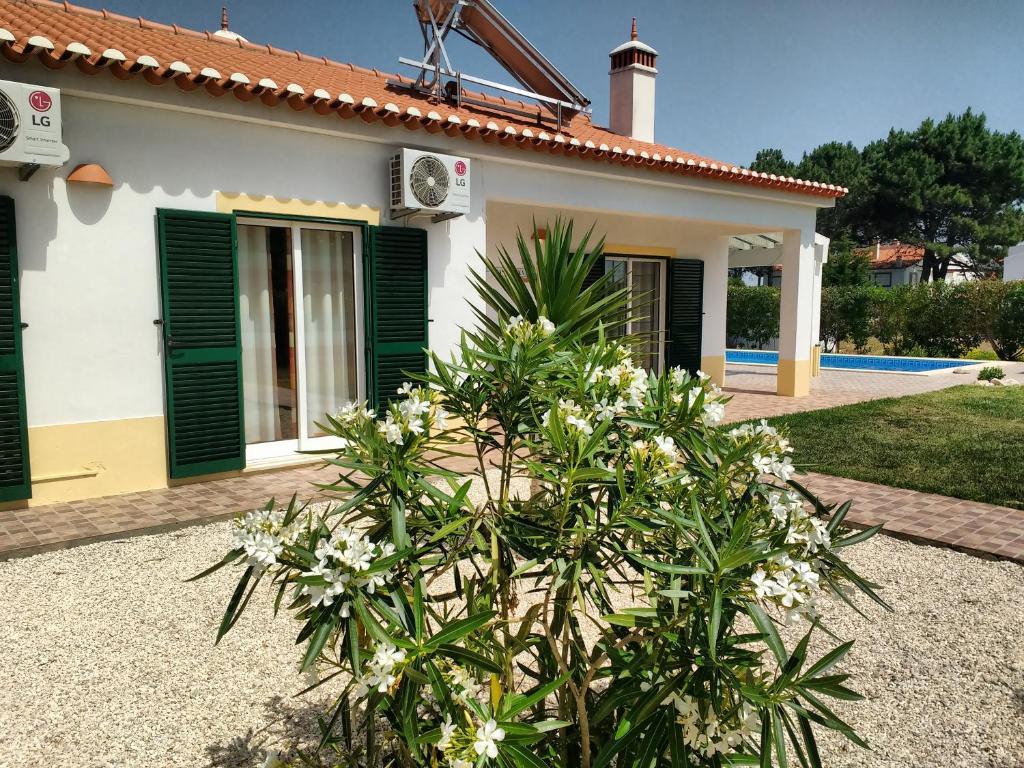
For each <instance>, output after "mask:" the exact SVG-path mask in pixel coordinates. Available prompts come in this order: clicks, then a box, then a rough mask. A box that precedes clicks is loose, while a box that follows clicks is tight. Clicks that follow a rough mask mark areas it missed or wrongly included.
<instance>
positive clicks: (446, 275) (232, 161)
mask: <svg viewBox="0 0 1024 768" xmlns="http://www.w3.org/2000/svg"><path fill="white" fill-rule="evenodd" d="M8 76H9V77H17V78H19V79H22V80H24V81H26V82H33V83H37V84H40V85H51V86H56V87H60V88H61V89H62V102H63V118H64V119H63V122H64V142H65V143H66V144H67V145H68V147H69V148H70V152H71V159H70V162H69V163H68V165H67V166H65V167H64V168H62V169H57V170H47V169H41V170H39V171H38V172H37V173H36V174H35V176H33V177H32V178H31V179H30V180H28V181H26V182H20V181H18V179H17V171H16V169H14V168H0V194H5V195H10V196H11V197H13V198H14V200H15V204H16V210H17V221H18V251H19V262H20V269H21V285H20V290H21V307H22V316H23V319H24V321H25V322H27V323H29V328H28V329H27V330H26V331H25V333H24V337H23V338H24V344H23V349H24V357H25V380H26V390H27V410H28V423H29V427H30V445H31V448H32V453H33V462H34V466H33V476H34V477H35V475H36V473H37V469H38V467H39V466H46V467H48V468H47V469H46V470H45V471H44V474H46V475H47V476H48V480H49V481H53V480H54V479H55V478H56V479H60V478H65V477H67V478H72V477H78V476H79V474H80V471H81V469H82V467H83V466H85V467H86V468H87V469H88V468H89V467H93V466H94V465H95V467H98V468H96V469H95V471H96V472H97V473H100V474H102V473H103V472H108V474H111V475H113V474H116V472H115V471H114V470H113V469H111V468H110V464H111V463H112V460H110V459H109V457H106V456H105V455H104V448H103V446H104V445H105V443H106V442H107V439H100V432H98V431H95V430H93V431H91V432H89V433H88V435H85V433H81V432H74V433H72V432H68V431H64V430H66V427H67V426H68V425H82V426H83V427H84V426H88V425H93V424H95V425H100V424H113V423H119V422H127V421H130V420H150V421H151V422H152V423H151V424H150V425H149V426H147V427H146V429H147V430H148V431H147V432H146V435H147V436H146V437H145V438H144V440H145V441H148V442H147V445H149V450H150V452H151V453H152V451H153V444H154V442H156V443H157V445H162V440H163V438H162V436H161V435H162V421H160V420H161V419H162V417H163V416H164V413H165V409H164V370H163V342H162V334H161V329H160V328H159V327H157V326H155V325H154V324H153V321H154V320H155V319H157V318H160V317H161V315H162V312H161V306H160V281H159V255H158V244H157V239H156V211H157V209H158V208H179V209H185V210H193V211H214V210H217V200H218V193H242V194H245V195H252V196H267V197H270V198H274V199H277V200H282V201H289V200H291V201H322V202H324V203H328V204H342V205H344V206H357V207H359V206H362V207H363V208H362V209H360V211H359V212H358V213H359V214H361V215H363V216H364V217H365V215H366V213H367V210H366V209H367V207H368V208H369V209H377V210H379V211H380V212H381V214H382V223H390V222H387V221H386V214H387V204H388V198H387V195H388V189H389V180H388V176H387V160H388V158H389V157H390V155H391V154H392V153H393V152H394V151H395V150H396V149H397V148H399V147H402V146H410V147H416V148H421V149H433V150H435V151H440V152H446V153H449V154H455V155H463V156H467V157H469V158H471V160H472V163H471V168H472V180H471V181H472V201H473V202H472V210H471V212H470V214H469V215H467V216H464V217H460V218H457V219H454V220H451V221H448V222H443V223H440V224H431V223H429V221H423V220H419V221H412V222H410V224H411V225H412V226H421V227H424V228H426V229H427V231H428V233H429V234H428V247H429V262H428V286H429V302H430V304H429V317H430V319H431V321H432V322H431V323H430V326H429V334H430V343H431V348H432V349H433V350H434V351H435V352H437V353H439V354H441V355H447V353H448V352H449V350H450V349H451V347H452V346H453V345H454V344H455V343H457V342H458V339H459V328H460V327H464V326H470V325H472V323H473V316H472V312H471V309H470V306H469V304H468V303H467V299H468V298H469V297H470V296H471V294H472V291H471V289H470V287H469V283H468V277H469V268H470V266H471V265H473V264H475V263H476V262H477V256H476V253H477V251H480V252H486V253H488V254H492V253H493V251H494V248H495V246H496V245H497V243H504V244H508V245H509V246H512V245H513V242H514V241H513V237H514V232H515V228H516V226H517V225H518V226H522V227H523V228H524V229H525V228H528V227H529V226H530V217H531V216H532V215H537V217H538V219H541V218H544V217H546V216H551V217H553V216H554V215H556V214H563V215H566V216H572V217H573V218H575V219H576V221H577V226H579V227H582V228H585V227H586V226H588V225H589V224H590V223H592V222H597V224H598V226H597V227H596V231H597V232H598V233H599V234H604V235H606V237H607V239H608V241H609V242H610V243H617V244H625V245H629V246H633V247H645V246H648V247H651V248H656V249H662V250H665V249H671V250H672V252H673V254H674V255H677V256H683V257H692V258H701V259H703V260H704V261H705V264H706V268H705V297H704V305H705V317H704V343H703V347H704V348H703V354H704V355H705V356H708V355H718V354H722V352H723V351H724V337H725V286H726V277H725V276H726V269H727V265H728V250H727V242H726V238H727V237H728V236H729V235H733V234H749V233H757V232H765V231H780V230H784V229H809V228H813V222H814V216H815V212H816V210H817V208H818V207H820V206H821V205H827V204H829V202H828V201H826V200H819V199H814V198H809V197H806V196H799V195H793V194H787V193H782V192H777V191H772V190H760V189H756V188H752V187H746V186H741V185H734V184H727V183H722V182H716V181H708V180H703V179H693V178H686V177H681V176H675V175H671V174H658V173H653V172H651V171H650V170H641V169H635V168H627V167H621V166H617V165H611V164H607V163H587V162H583V161H581V160H579V159H575V158H564V157H559V156H557V155H552V154H548V153H546V152H545V153H538V152H533V151H521V152H517V151H515V150H514V149H511V148H507V147H502V146H496V145H493V144H487V143H485V142H469V141H465V140H461V139H451V138H448V137H446V136H445V135H444V134H428V133H426V132H425V131H422V130H419V131H409V130H406V129H404V128H401V127H396V128H387V127H385V126H383V125H381V124H375V125H367V124H365V123H363V121H361V120H339V119H338V118H337V117H335V116H319V115H316V114H315V113H313V111H312V110H307V111H305V112H301V113H298V112H295V111H293V110H291V109H290V108H288V107H286V106H283V105H282V106H279V107H277V108H276V109H270V108H267V107H265V106H263V105H261V104H259V103H258V102H252V103H242V102H239V101H237V100H235V99H233V98H232V97H230V96H224V97H222V98H214V97H211V96H209V95H208V94H206V93H202V92H197V93H182V92H181V91H179V90H177V89H174V88H171V87H169V86H167V87H163V88H159V89H158V88H154V87H153V86H150V85H147V84H145V83H144V82H142V81H141V80H135V81H131V82H127V83H125V82H120V81H115V80H113V79H112V78H106V77H102V76H101V77H96V78H87V77H83V76H81V75H79V74H78V73H76V72H74V71H73V70H67V71H65V72H63V73H62V72H54V71H51V70H48V69H45V68H44V67H42V66H41V65H36V64H25V65H20V66H18V67H12V68H11V71H10V73H9V75H8ZM88 162H96V163H100V164H102V165H103V166H104V168H106V170H107V171H108V172H109V173H110V175H111V177H112V178H113V180H114V187H113V188H112V189H111V188H106V187H96V186H91V185H82V184H71V185H69V184H67V183H66V182H65V177H66V176H67V174H68V173H69V172H70V171H71V169H72V168H74V167H75V166H76V165H78V164H80V163H88ZM338 215H339V216H340V217H345V218H349V217H354V216H349V215H348V214H346V212H345V211H344V210H342V211H341V212H339V214H338ZM31 429H36V430H37V432H36V433H31ZM90 429H92V427H90ZM97 429H98V427H97ZM104 429H106V427H104ZM133 429H134V428H133ZM140 429H141V427H140ZM44 433H45V434H44ZM133 434H135V433H134V432H133ZM110 439H119V438H110ZM139 439H140V440H142V439H143V438H139ZM89 440H92V441H93V442H91V443H89V445H90V446H91V447H90V448H89V449H88V451H86V450H85V449H83V450H82V452H81V453H80V454H75V456H74V458H68V455H67V453H66V446H67V445H69V444H70V443H72V442H76V441H77V442H78V443H81V444H83V445H84V444H85V443H86V442H88V441H89ZM44 443H45V451H43V449H42V447H41V446H43V445H44ZM40 451H43V453H45V456H42V454H40V455H41V456H42V458H43V459H45V461H43V462H37V461H36V458H37V453H38V452H40ZM137 453H138V451H137V450H136V446H134V445H132V444H127V443H126V444H125V445H124V446H123V454H124V455H123V456H122V457H121V459H119V460H120V461H122V462H123V463H124V464H125V465H128V464H130V463H131V462H132V458H133V456H134V455H136V454H137ZM147 461H151V460H150V459H147ZM152 461H155V463H156V465H157V468H156V471H154V472H151V473H150V475H149V476H148V479H146V480H145V483H144V484H136V485H135V486H134V487H140V488H141V487H154V486H155V484H159V483H166V475H165V474H164V473H165V467H164V466H163V465H162V462H161V460H160V459H159V458H156V459H152ZM114 463H116V462H114ZM90 471H91V470H90ZM118 471H120V470H118ZM126 471H127V470H126ZM61 482H63V480H61ZM140 482H141V481H140ZM50 487H55V486H50ZM80 488H81V490H74V491H68V492H67V493H66V494H65V495H64V496H63V497H62V498H71V497H74V498H83V497H86V496H89V495H98V493H101V492H102V493H107V492H119V490H131V489H133V488H132V487H127V486H125V485H124V484H122V485H120V486H118V485H116V484H111V485H108V486H98V485H93V486H85V485H82V486H80ZM89 488H92V489H93V490H91V491H90V490H89ZM51 498H56V496H51Z"/></svg>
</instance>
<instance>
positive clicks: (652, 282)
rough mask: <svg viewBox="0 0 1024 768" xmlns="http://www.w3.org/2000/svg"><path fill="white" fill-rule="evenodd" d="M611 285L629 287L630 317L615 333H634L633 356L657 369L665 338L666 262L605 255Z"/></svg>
mask: <svg viewBox="0 0 1024 768" xmlns="http://www.w3.org/2000/svg"><path fill="white" fill-rule="evenodd" d="M605 272H608V273H611V275H612V277H611V285H610V287H611V289H612V290H618V289H622V288H626V289H627V290H628V291H629V298H630V303H629V314H630V320H629V322H627V323H626V324H625V326H624V327H623V328H621V329H619V331H618V333H619V334H620V335H622V334H629V335H632V336H636V337H637V347H636V349H635V352H634V355H633V357H634V359H635V360H636V362H637V363H638V364H640V365H642V366H643V367H644V368H646V369H647V370H652V371H656V372H660V371H661V369H662V358H663V354H664V347H665V340H664V335H665V332H664V329H665V262H664V261H663V260H662V259H653V258H650V259H646V258H641V257H635V256H629V257H627V256H616V255H614V254H607V255H606V256H605Z"/></svg>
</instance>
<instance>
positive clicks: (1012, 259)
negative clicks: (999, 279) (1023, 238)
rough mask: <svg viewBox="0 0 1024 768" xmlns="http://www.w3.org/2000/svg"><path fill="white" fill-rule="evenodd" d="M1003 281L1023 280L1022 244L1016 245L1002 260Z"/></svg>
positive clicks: (1023, 245) (1023, 251)
mask: <svg viewBox="0 0 1024 768" xmlns="http://www.w3.org/2000/svg"><path fill="white" fill-rule="evenodd" d="M1003 280H1005V281H1007V282H1009V281H1010V280H1024V243H1017V244H1016V245H1014V246H1012V247H1011V248H1010V249H1009V250H1008V251H1007V253H1006V259H1004V260H1003Z"/></svg>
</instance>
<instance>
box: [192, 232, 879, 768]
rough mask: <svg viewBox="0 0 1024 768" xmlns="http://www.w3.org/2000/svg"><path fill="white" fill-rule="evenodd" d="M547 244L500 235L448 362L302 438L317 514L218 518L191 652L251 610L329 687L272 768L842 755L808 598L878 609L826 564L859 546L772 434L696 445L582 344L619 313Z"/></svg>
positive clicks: (642, 377)
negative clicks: (380, 402) (783, 628)
mask: <svg viewBox="0 0 1024 768" xmlns="http://www.w3.org/2000/svg"><path fill="white" fill-rule="evenodd" d="M547 233H548V234H547V238H546V239H545V240H544V241H541V240H539V239H535V240H534V243H533V245H532V246H531V245H528V244H527V241H526V239H525V238H523V237H522V236H520V237H519V239H518V250H519V257H520V259H521V262H522V265H523V268H524V272H525V277H520V275H519V272H518V270H517V264H516V263H515V260H514V259H513V258H511V256H510V255H509V254H507V253H504V252H502V253H501V254H500V256H499V258H498V259H497V260H496V261H494V262H492V263H489V264H488V265H487V275H488V277H487V278H485V277H484V276H483V275H482V274H479V275H476V276H475V284H476V288H477V292H478V316H479V326H478V327H477V328H476V329H475V330H467V331H466V332H465V333H464V336H463V340H462V343H461V345H460V346H459V348H458V350H457V351H456V353H455V354H454V356H453V358H452V359H450V360H443V359H441V358H439V357H438V356H436V355H435V356H433V360H432V367H433V372H432V373H430V374H429V375H426V376H424V377H422V380H421V381H418V382H416V383H410V384H408V385H406V386H404V387H403V388H402V389H401V390H400V391H399V392H398V393H397V395H398V396H397V398H396V399H395V400H394V401H392V402H391V403H389V404H387V405H386V406H384V407H382V408H381V409H380V413H376V412H374V411H373V410H370V409H368V408H367V406H366V404H365V403H359V404H355V403H354V404H350V405H347V406H345V407H344V408H342V409H341V410H340V411H339V412H338V413H336V414H332V415H330V416H327V417H326V419H325V423H324V425H323V426H324V428H325V429H326V430H327V431H328V432H329V433H330V434H332V435H335V436H336V437H337V438H338V441H339V445H340V446H341V447H340V448H339V449H338V450H337V452H336V453H334V454H332V455H330V456H328V457H327V459H326V469H325V471H324V474H325V482H326V483H327V488H328V490H329V491H330V492H331V493H332V495H333V496H334V498H335V499H336V500H335V501H333V502H331V503H330V504H329V505H327V506H323V505H320V506H303V505H299V504H298V503H297V502H296V501H295V499H293V500H292V501H291V503H290V504H288V505H287V506H285V507H284V508H278V506H277V505H275V503H274V502H273V501H271V502H269V503H268V504H267V506H266V507H265V508H264V509H262V510H260V511H256V512H250V513H248V514H246V515H244V516H242V517H240V518H238V519H237V520H236V521H235V523H234V529H233V530H234V541H233V544H232V548H231V550H230V552H228V553H227V555H226V556H225V558H224V559H223V560H222V561H221V562H220V563H218V564H216V565H214V566H213V567H212V568H210V569H209V570H208V571H206V572H204V574H200V576H202V575H205V574H206V573H210V572H212V571H214V570H216V569H218V568H222V567H231V568H232V569H234V570H236V571H237V573H238V575H239V580H238V584H237V587H236V589H235V590H234V593H233V595H232V596H231V598H230V600H229V602H228V605H227V609H226V611H225V614H224V619H223V622H222V624H221V626H220V629H219V631H218V633H217V638H218V640H219V639H220V638H222V637H223V636H224V635H225V633H227V632H228V631H229V630H231V628H232V627H233V626H235V625H236V623H237V622H238V620H239V617H240V616H241V615H242V614H243V612H244V611H245V609H246V607H247V606H248V605H249V604H250V602H251V600H252V598H253V597H254V596H255V595H257V593H259V595H261V596H263V597H265V598H266V599H268V600H269V601H270V602H271V603H272V604H273V607H274V611H275V612H282V613H286V614H288V615H289V617H290V618H291V619H292V620H293V621H295V622H296V623H297V626H298V631H297V643H298V646H299V647H298V650H297V656H299V657H301V662H300V668H301V671H302V672H303V673H305V674H313V675H315V677H316V679H317V682H315V683H313V684H312V686H311V688H318V687H320V686H325V687H327V690H329V691H330V692H331V695H332V697H333V704H332V706H331V707H330V709H329V710H328V711H326V712H325V713H324V716H323V718H322V721H321V727H322V743H321V748H322V751H321V753H320V755H319V756H317V755H310V754H306V755H303V756H300V757H298V758H295V760H296V761H298V762H293V763H288V764H296V765H297V764H300V763H301V764H309V765H313V764H316V765H319V764H321V761H325V762H327V763H329V764H330V765H338V766H341V765H346V766H347V765H366V766H377V765H387V766H423V767H425V766H431V767H433V766H448V767H450V768H471V767H475V768H481V767H482V766H503V767H511V766H516V767H517V768H538V767H540V766H564V767H566V768H568V767H572V768H578V767H580V766H582V767H583V768H602V767H603V766H617V767H618V768H641V766H642V767H643V768H650V767H651V766H665V767H668V766H673V767H674V766H694V767H697V766H726V765H762V766H764V765H771V764H772V761H773V760H775V761H777V764H779V765H786V764H788V763H787V757H788V759H789V760H791V761H794V762H796V761H798V762H799V763H800V764H801V765H804V766H818V765H820V760H819V757H818V750H817V746H816V739H817V738H818V736H817V734H819V733H820V731H821V729H831V730H833V731H837V732H839V733H840V734H842V735H844V736H845V737H847V738H848V739H850V740H851V741H853V742H854V743H856V744H860V745H862V746H863V745H864V742H863V741H862V740H861V739H860V738H859V737H858V736H857V735H856V733H855V732H854V730H853V729H852V727H851V726H850V725H848V724H847V723H846V722H844V721H843V720H842V719H840V717H839V716H838V715H837V714H836V713H835V712H834V710H833V709H832V706H831V704H830V703H829V701H830V699H839V700H853V699H857V698H859V696H858V695H857V694H856V693H855V692H854V691H853V690H851V689H850V688H849V687H848V686H847V681H848V677H849V675H848V674H847V673H846V672H841V671H839V665H840V664H841V663H843V662H844V658H845V657H846V654H847V652H848V651H849V649H850V647H851V645H852V643H851V642H840V641H839V640H836V641H835V644H834V647H833V648H832V649H831V650H829V651H828V652H826V653H825V654H824V655H821V656H818V657H814V658H812V656H811V654H810V653H809V650H808V649H809V645H808V644H809V641H810V638H811V636H812V634H814V633H817V632H822V633H824V632H825V631H826V628H827V624H828V617H827V616H821V615H819V613H818V604H819V597H820V596H821V595H823V594H831V595H835V596H836V597H838V598H839V599H840V600H841V601H845V602H847V603H850V605H851V606H852V602H851V600H852V599H853V597H852V595H853V594H854V593H862V594H864V595H867V596H868V597H869V598H872V599H874V600H876V601H877V602H879V603H882V600H881V598H880V597H879V596H878V595H877V593H876V591H875V589H876V588H875V586H874V585H872V584H870V583H868V582H866V581H865V580H864V579H862V578H861V577H860V576H858V575H857V574H856V573H855V572H854V570H853V569H852V568H851V566H850V565H849V564H848V563H847V562H846V561H845V559H844V557H843V555H844V552H845V551H846V549H847V548H848V547H850V546H853V545H856V544H858V543H859V542H862V541H864V540H865V539H866V538H868V537H869V536H871V535H872V534H873V533H874V529H872V530H867V531H861V532H858V533H850V532H848V531H846V530H844V528H843V527H842V523H843V518H844V516H845V514H846V512H847V510H848V508H849V505H848V504H844V505H841V506H838V507H829V506H825V505H824V504H823V503H822V502H821V501H819V500H818V499H816V498H815V497H814V496H813V495H812V494H811V493H809V492H808V491H807V490H806V489H804V488H803V487H801V486H800V485H799V484H798V483H796V482H795V481H794V480H793V465H792V462H791V459H790V452H791V451H790V447H789V444H788V441H787V440H786V438H785V437H784V436H783V435H781V434H779V433H778V432H777V431H776V430H775V429H773V428H771V427H769V426H768V425H766V424H764V423H761V424H760V425H744V426H740V427H731V428H730V427H727V426H723V425H722V424H721V421H722V418H723V415H724V405H725V398H724V397H723V396H722V393H721V392H720V390H719V389H718V388H717V387H716V386H715V385H714V384H712V383H711V382H710V381H709V380H708V378H707V377H706V376H705V375H703V374H701V373H700V372H697V373H695V374H694V375H691V374H689V373H687V372H686V371H683V370H679V369H672V370H669V371H666V372H665V373H664V374H663V375H660V376H659V375H656V374H654V373H652V372H649V371H645V370H643V369H641V368H639V367H637V366H636V365H635V364H634V363H633V362H632V360H631V359H630V354H629V347H628V346H625V345H624V344H623V343H622V340H619V339H610V338H608V336H607V335H606V334H605V332H604V326H603V321H604V320H605V319H607V318H615V317H620V318H621V315H622V312H623V311H624V308H625V296H624V295H623V294H622V293H621V292H614V291H611V290H609V288H608V286H607V285H606V282H605V280H604V279H601V280H599V281H598V282H597V283H595V284H594V285H593V286H591V287H589V288H586V289H584V287H583V286H584V281H585V280H586V277H587V274H588V272H589V270H590V267H591V266H592V264H593V263H594V261H595V260H596V258H597V257H598V255H599V253H600V244H598V245H597V246H596V247H591V245H590V244H589V240H590V238H589V236H584V237H582V238H580V243H579V244H578V245H577V246H576V247H575V248H573V247H572V245H571V244H572V243H573V241H574V239H575V238H574V235H573V230H572V225H571V224H565V223H563V222H556V223H555V224H554V225H553V226H548V228H547ZM488 280H490V282H488ZM453 455H458V456H460V457H462V458H461V459H460V460H461V461H462V462H463V463H464V464H467V465H471V467H472V468H470V469H464V470H460V471H459V472H453V471H451V470H450V469H447V468H446V467H448V466H451V465H452V456H453ZM197 578H198V577H197ZM831 604H833V603H831V601H830V605H831ZM835 604H837V605H838V604H840V603H835ZM882 604H884V603H882ZM252 618H254V617H250V620H251V619H252ZM790 623H797V624H802V625H803V626H804V627H805V630H804V632H803V633H802V639H801V640H800V641H799V642H798V643H797V644H796V645H795V646H793V647H787V646H786V645H785V644H784V642H783V640H782V639H781V637H780V635H779V632H778V631H777V625H779V624H790ZM847 665H848V662H847V663H846V664H845V665H844V666H847ZM289 759H291V758H289ZM282 764H284V763H282Z"/></svg>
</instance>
